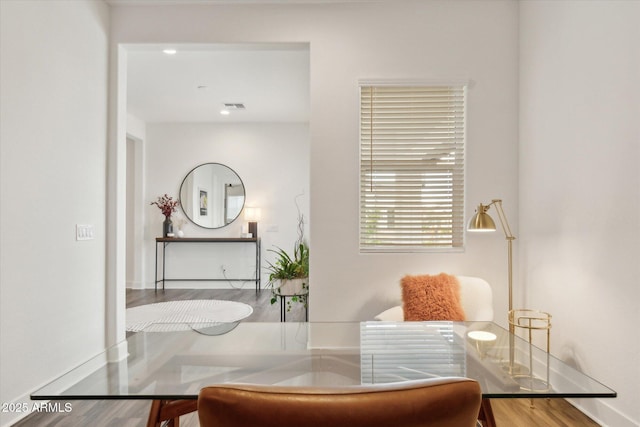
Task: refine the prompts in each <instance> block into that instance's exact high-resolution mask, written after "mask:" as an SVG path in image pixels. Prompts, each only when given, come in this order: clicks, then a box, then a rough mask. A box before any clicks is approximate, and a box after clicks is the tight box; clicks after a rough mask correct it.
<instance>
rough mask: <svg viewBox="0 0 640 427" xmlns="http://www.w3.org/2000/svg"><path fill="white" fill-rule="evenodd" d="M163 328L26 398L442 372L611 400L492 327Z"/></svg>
mask: <svg viewBox="0 0 640 427" xmlns="http://www.w3.org/2000/svg"><path fill="white" fill-rule="evenodd" d="M168 326H170V325H163V327H161V328H158V327H157V325H156V326H155V327H152V328H150V329H149V330H145V331H142V332H137V333H134V334H132V335H130V336H129V337H128V338H127V341H126V343H123V345H124V346H125V351H124V354H125V357H122V358H121V360H109V357H108V355H109V354H113V353H114V352H110V351H107V352H105V353H103V354H101V355H99V356H97V357H96V358H94V359H92V360H90V361H88V362H87V363H85V364H83V365H81V366H79V367H77V368H75V369H73V370H72V371H70V372H69V373H67V374H65V375H63V376H61V377H60V378H58V379H56V380H55V381H53V382H51V383H50V384H48V385H46V386H45V387H43V388H41V389H40V390H38V391H36V392H35V393H33V394H32V395H31V397H32V399H110V398H112V399H196V398H197V396H198V393H199V391H200V389H201V388H203V387H205V386H209V385H214V384H223V383H235V384H238V383H244V384H266V385H280V386H282V385H284V386H311V387H336V386H351V385H363V384H379V383H391V382H402V381H411V380H418V379H424V378H430V377H447V376H456V377H468V378H472V379H475V380H477V381H478V382H479V383H480V386H481V388H482V392H483V397H485V398H509V397H615V396H616V392H615V391H613V390H612V389H610V388H608V387H606V386H605V385H603V384H601V383H600V382H598V381H596V380H594V379H593V378H590V377H589V376H587V375H585V374H584V373H582V372H580V371H578V370H576V369H575V368H573V367H572V366H570V365H568V364H566V363H564V362H563V361H561V360H559V359H557V358H555V357H553V356H551V355H549V354H548V353H546V352H544V351H542V350H541V349H539V348H536V347H535V346H532V345H530V344H529V343H528V342H526V341H525V340H522V339H520V338H518V337H516V336H514V335H511V334H509V332H508V331H507V330H505V329H503V328H501V327H499V326H498V325H496V324H494V323H491V322H377V321H373V322H337V323H314V322H311V323H295V322H288V323H251V322H240V323H233V324H206V323H199V324H189V325H185V324H180V325H175V328H171V327H168ZM172 329H174V330H172ZM158 330H161V331H162V332H157V331H158Z"/></svg>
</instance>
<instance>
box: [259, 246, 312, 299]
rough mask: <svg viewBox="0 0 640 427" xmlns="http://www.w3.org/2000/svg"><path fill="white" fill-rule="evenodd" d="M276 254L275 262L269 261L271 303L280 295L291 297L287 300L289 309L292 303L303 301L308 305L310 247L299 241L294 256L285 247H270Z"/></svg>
mask: <svg viewBox="0 0 640 427" xmlns="http://www.w3.org/2000/svg"><path fill="white" fill-rule="evenodd" d="M268 250H269V251H271V252H273V253H275V254H276V259H275V261H274V262H273V263H271V262H268V263H267V264H268V265H267V270H268V271H269V283H268V284H267V286H271V304H275V303H276V301H278V297H284V296H287V297H290V298H289V300H287V311H291V304H292V303H301V304H304V306H305V307H306V304H307V295H308V294H309V247H308V246H307V244H306V243H305V242H298V243H297V245H296V247H295V248H294V250H293V256H291V255H289V254H288V253H287V252H286V251H285V250H284V249H281V248H277V249H268Z"/></svg>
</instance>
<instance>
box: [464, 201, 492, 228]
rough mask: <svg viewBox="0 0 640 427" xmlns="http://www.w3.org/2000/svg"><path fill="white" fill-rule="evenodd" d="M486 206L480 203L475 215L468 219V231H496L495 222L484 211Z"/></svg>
mask: <svg viewBox="0 0 640 427" xmlns="http://www.w3.org/2000/svg"><path fill="white" fill-rule="evenodd" d="M487 209H488V208H487V207H486V206H484V205H482V204H480V206H478V209H477V210H476V213H475V215H473V216H472V217H471V219H470V220H469V225H468V226H467V230H468V231H481V232H482V231H496V223H495V222H493V219H492V218H491V217H490V216H489V214H488V213H487V212H486V211H487Z"/></svg>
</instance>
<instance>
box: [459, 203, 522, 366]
mask: <svg viewBox="0 0 640 427" xmlns="http://www.w3.org/2000/svg"><path fill="white" fill-rule="evenodd" d="M491 206H495V207H496V211H497V212H498V218H500V225H502V230H503V231H504V237H505V238H506V239H507V246H508V251H509V255H508V260H509V312H508V313H507V315H508V316H511V313H512V310H513V241H514V240H515V239H516V237H515V236H514V235H513V233H512V232H511V228H510V227H509V222H508V221H507V217H506V215H505V214H504V210H503V209H502V200H500V199H494V200H491V203H489V204H488V205H483V204H482V203H480V205H479V206H478V209H476V213H475V215H473V217H471V220H469V225H468V226H467V230H468V231H472V232H491V231H496V224H495V222H493V219H492V218H491V217H490V216H489V214H488V213H487V211H488V210H489V208H491ZM514 332H515V327H514V326H513V324H512V323H511V322H509V366H508V369H509V373H510V374H514V373H515V372H516V370H518V371H519V370H520V369H517V368H516V367H515V365H514V335H513V334H514Z"/></svg>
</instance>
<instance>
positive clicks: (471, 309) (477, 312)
mask: <svg viewBox="0 0 640 427" xmlns="http://www.w3.org/2000/svg"><path fill="white" fill-rule="evenodd" d="M456 277H457V278H458V282H459V283H460V304H461V305H462V309H463V310H464V315H465V319H466V320H469V321H474V322H490V321H493V292H492V290H491V286H490V285H489V283H487V281H486V280H484V279H481V278H479V277H470V276H456Z"/></svg>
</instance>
